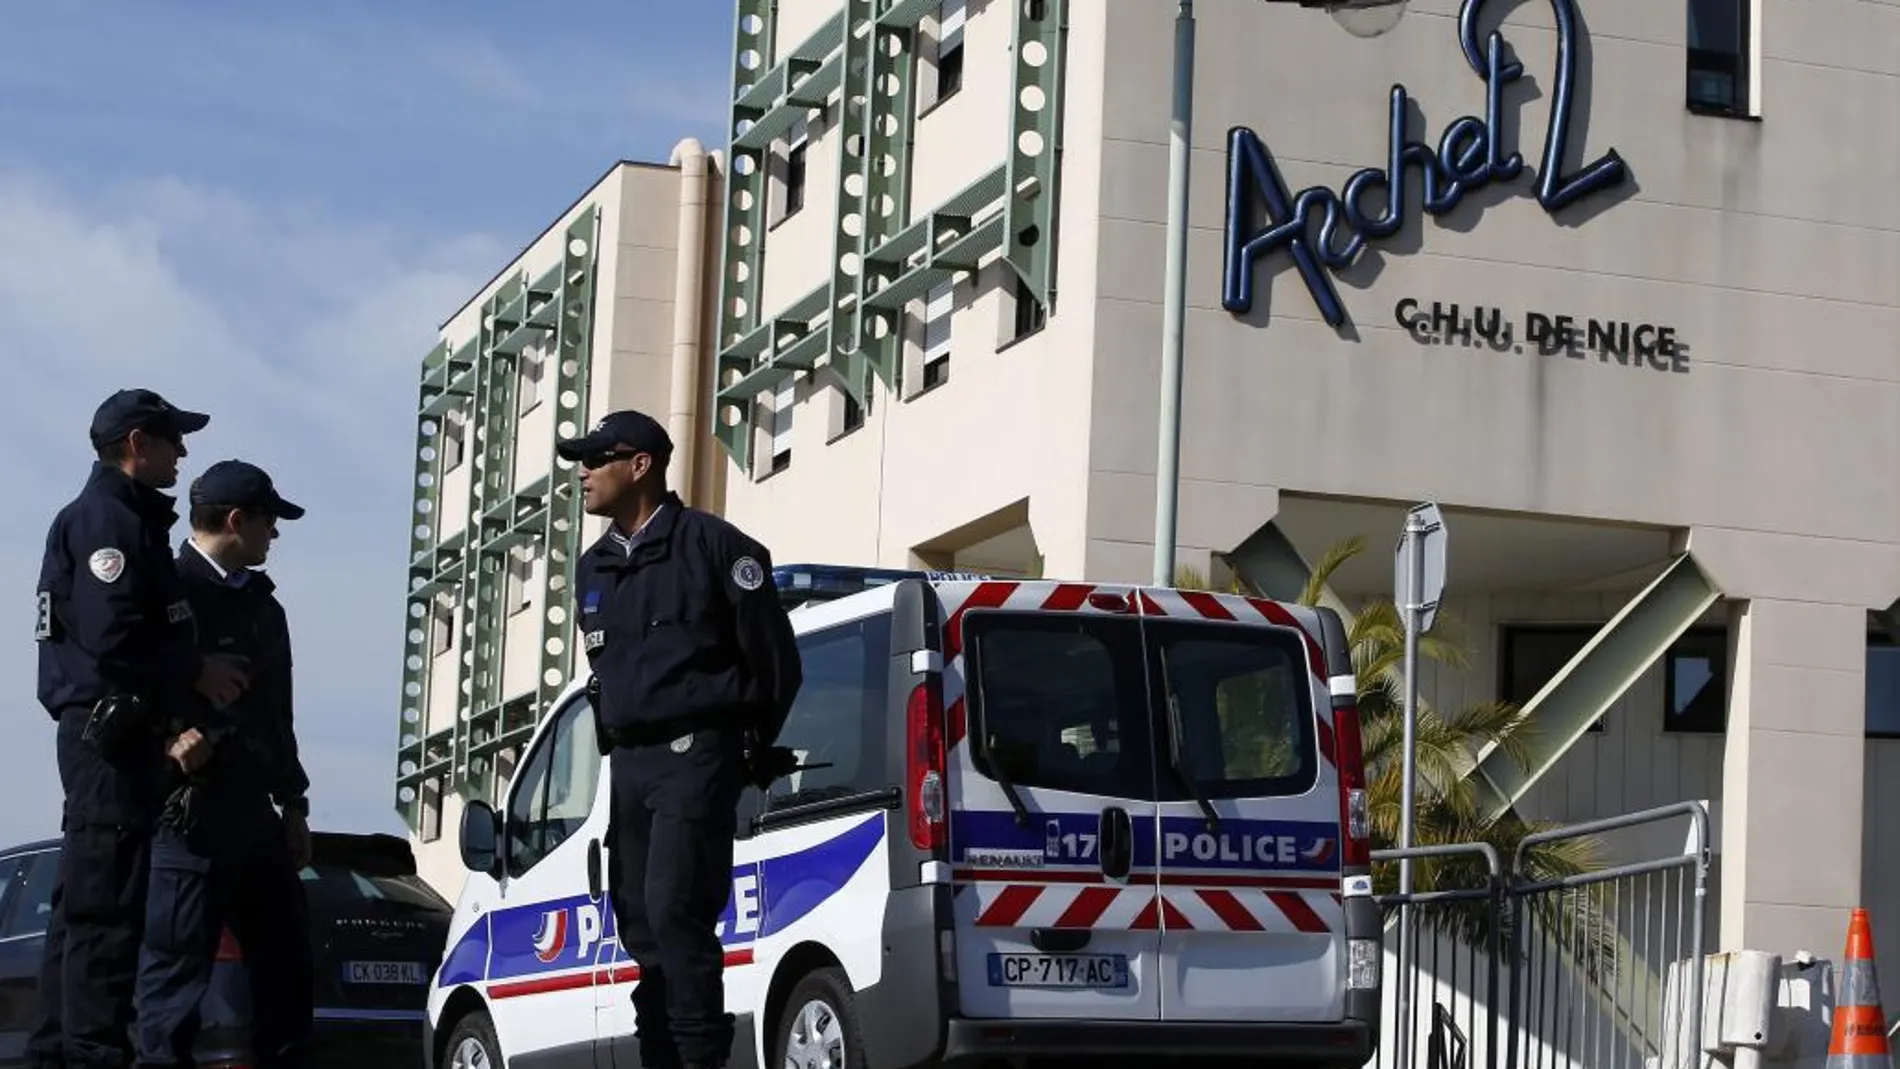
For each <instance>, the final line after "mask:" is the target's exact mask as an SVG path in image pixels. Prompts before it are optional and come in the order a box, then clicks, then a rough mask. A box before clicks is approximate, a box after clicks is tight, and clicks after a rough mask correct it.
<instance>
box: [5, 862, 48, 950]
mask: <svg viewBox="0 0 1900 1069" xmlns="http://www.w3.org/2000/svg"><path fill="white" fill-rule="evenodd" d="M20 860H21V865H20V867H19V869H18V870H13V864H12V862H5V863H0V871H13V872H14V876H13V879H14V881H15V883H16V884H17V887H16V890H15V892H14V894H13V895H12V896H11V901H8V902H7V913H6V916H5V917H4V918H0V939H17V938H19V937H21V936H27V935H39V934H41V933H43V932H45V931H46V925H47V922H48V921H49V920H50V919H51V918H52V916H53V885H54V884H55V883H57V882H59V851H57V850H47V851H43V852H41V853H37V854H29V855H27V856H26V857H24V858H21V859H20ZM5 897H6V896H5V895H4V894H0V898H5Z"/></svg>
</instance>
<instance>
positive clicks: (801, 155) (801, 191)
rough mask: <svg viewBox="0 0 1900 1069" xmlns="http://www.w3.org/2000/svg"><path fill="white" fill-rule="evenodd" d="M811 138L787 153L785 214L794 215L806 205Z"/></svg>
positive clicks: (794, 146)
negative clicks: (808, 150) (806, 166)
mask: <svg viewBox="0 0 1900 1069" xmlns="http://www.w3.org/2000/svg"><path fill="white" fill-rule="evenodd" d="M810 147H811V142H810V141H809V140H806V141H800V142H799V143H798V144H796V145H793V146H792V148H791V150H790V151H788V152H786V153H785V215H786V216H788V217H789V216H793V215H797V214H798V210H799V209H800V208H803V207H804V206H805V152H806V150H807V149H808V148H810Z"/></svg>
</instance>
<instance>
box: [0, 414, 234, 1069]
mask: <svg viewBox="0 0 1900 1069" xmlns="http://www.w3.org/2000/svg"><path fill="white" fill-rule="evenodd" d="M210 419H211V417H209V416H207V415H205V414H203V413H200V412H189V411H185V410H183V409H180V408H178V407H176V406H174V405H172V404H171V403H170V402H169V401H167V400H165V398H163V397H161V396H160V395H158V394H157V393H154V392H153V391H151V390H121V391H119V392H118V393H115V394H113V395H112V396H111V397H108V398H107V399H106V400H105V401H104V403H102V404H101V405H100V406H99V408H98V410H97V411H96V412H95V413H94V415H93V420H92V430H91V438H92V445H93V449H94V452H95V453H96V455H97V460H96V462H95V463H94V465H93V468H92V473H91V476H90V477H89V478H88V479H87V480H86V484H85V486H84V488H82V489H81V490H80V492H79V495H78V496H77V497H75V498H74V499H73V500H72V501H71V502H69V503H68V504H67V505H65V506H64V507H63V508H61V509H60V510H59V512H58V513H57V514H56V515H55V516H54V517H53V522H52V524H51V526H50V527H49V529H48V530H47V533H46V548H45V556H44V559H43V560H42V562H41V565H40V579H39V584H38V587H37V589H36V591H35V597H36V601H37V614H36V619H37V624H36V626H35V630H34V637H35V639H36V640H37V642H38V645H39V699H40V704H41V705H42V706H44V707H45V709H46V711H47V713H48V714H50V715H51V716H52V717H53V719H54V720H56V721H58V725H59V726H58V731H57V754H58V763H59V778H60V786H61V788H62V789H63V791H64V793H65V799H64V803H63V805H62V811H61V818H60V829H61V850H60V870H59V876H58V881H57V883H56V884H55V887H54V893H53V913H52V916H51V918H49V925H48V928H47V932H46V943H45V952H44V953H45V956H44V959H43V965H42V969H41V974H40V991H39V996H40V997H39V1003H40V1011H41V1014H42V1020H41V1024H40V1027H39V1028H38V1030H37V1031H36V1032H35V1033H34V1035H33V1036H32V1038H31V1039H30V1040H29V1042H28V1044H27V1056H28V1059H29V1061H30V1062H32V1063H34V1064H37V1065H41V1066H57V1065H64V1066H68V1067H74V1069H80V1067H84V1069H118V1067H121V1066H124V1065H126V1064H127V1063H129V1062H130V1061H131V1059H132V1049H131V1044H130V1042H129V1041H128V1026H129V1025H130V1024H131V1018H132V1012H133V985H134V978H135V975H136V970H137V966H138V953H139V941H140V938H141V936H142V933H143V928H144V919H145V893H146V882H147V878H148V873H149V866H150V860H151V838H152V834H153V831H154V828H155V826H156V823H157V819H158V815H159V812H160V808H161V806H162V803H163V800H164V794H163V784H164V780H165V777H166V775H167V768H168V766H169V767H175V768H177V769H178V770H180V771H183V772H190V771H193V770H196V769H197V768H199V767H201V766H202V765H203V763H204V762H205V761H206V760H207V759H208V758H209V756H210V750H211V747H210V745H209V743H208V742H207V740H206V738H205V737H204V734H203V732H202V731H201V730H200V724H199V722H198V720H197V719H196V712H197V709H198V708H200V706H199V704H198V703H197V702H195V701H193V700H192V699H193V696H194V692H195V695H196V697H199V698H202V699H204V700H205V701H206V702H208V703H209V704H210V705H211V706H214V707H216V706H221V705H224V704H226V703H229V702H230V701H232V700H234V699H235V698H236V697H237V696H238V695H239V694H240V693H241V692H242V690H243V687H244V685H245V682H246V680H245V675H244V671H243V668H242V665H241V664H240V663H238V662H236V661H234V660H231V659H228V658H223V657H215V656H212V657H206V656H200V655H199V653H198V652H197V650H196V648H195V647H194V645H193V641H192V619H191V609H190V605H189V603H188V602H187V600H186V598H185V595H184V591H183V588H182V586H181V584H180V582H179V579H178V573H177V569H176V566H175V565H174V563H173V560H172V556H171V551H170V545H169V540H170V534H169V532H170V530H171V527H172V525H173V524H174V523H176V522H177V519H178V514H177V512H176V510H175V509H174V508H173V499H172V497H171V496H170V495H168V494H166V493H164V490H165V489H167V488H169V487H171V486H173V485H175V484H176V483H177V481H178V461H179V460H180V459H181V458H182V457H184V456H185V455H186V450H185V436H186V435H188V434H193V433H196V432H197V431H199V430H202V429H203V428H204V426H205V425H206V424H207V423H209V422H210Z"/></svg>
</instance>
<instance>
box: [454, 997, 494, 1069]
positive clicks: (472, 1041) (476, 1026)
mask: <svg viewBox="0 0 1900 1069" xmlns="http://www.w3.org/2000/svg"><path fill="white" fill-rule="evenodd" d="M505 1065H506V1063H505V1062H503V1061H502V1057H501V1043H500V1041H498V1040H497V1039H496V1038H495V1023H494V1022H493V1021H491V1020H489V1019H488V1014H487V1013H486V1012H485V1011H483V1010H476V1011H475V1012H474V1013H471V1014H469V1015H468V1016H466V1017H464V1018H462V1019H461V1020H459V1021H457V1022H455V1029H454V1031H452V1032H450V1033H449V1041H448V1043H447V1044H445V1045H444V1046H443V1048H442V1065H441V1066H440V1069H503V1067H504V1066H505Z"/></svg>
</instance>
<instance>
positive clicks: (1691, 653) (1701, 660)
mask: <svg viewBox="0 0 1900 1069" xmlns="http://www.w3.org/2000/svg"><path fill="white" fill-rule="evenodd" d="M1665 669H1666V671H1665V674H1664V676H1663V691H1664V694H1663V696H1664V702H1663V730H1664V731H1683V732H1705V733H1719V732H1721V731H1722V729H1723V728H1724V727H1725V726H1726V725H1727V723H1728V632H1727V631H1723V630H1708V629H1698V630H1694V631H1690V632H1687V633H1686V634H1684V635H1683V636H1682V637H1681V638H1679V639H1677V640H1676V644H1675V645H1674V646H1671V647H1670V648H1669V654H1668V657H1667V659H1666V661H1665Z"/></svg>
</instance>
